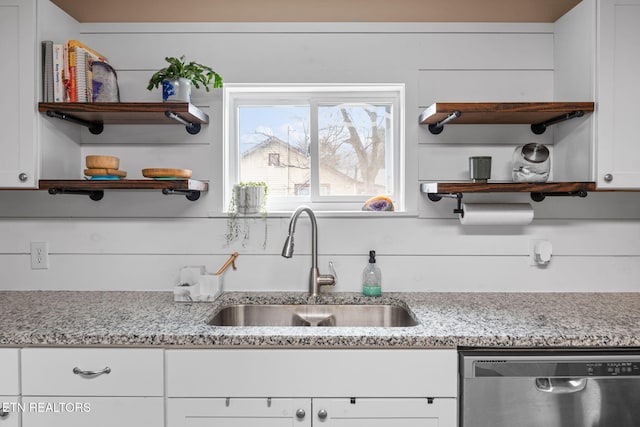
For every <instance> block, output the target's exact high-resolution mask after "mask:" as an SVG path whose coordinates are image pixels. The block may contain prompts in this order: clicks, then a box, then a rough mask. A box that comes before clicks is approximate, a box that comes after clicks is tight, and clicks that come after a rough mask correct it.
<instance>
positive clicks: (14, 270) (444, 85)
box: [0, 8, 640, 292]
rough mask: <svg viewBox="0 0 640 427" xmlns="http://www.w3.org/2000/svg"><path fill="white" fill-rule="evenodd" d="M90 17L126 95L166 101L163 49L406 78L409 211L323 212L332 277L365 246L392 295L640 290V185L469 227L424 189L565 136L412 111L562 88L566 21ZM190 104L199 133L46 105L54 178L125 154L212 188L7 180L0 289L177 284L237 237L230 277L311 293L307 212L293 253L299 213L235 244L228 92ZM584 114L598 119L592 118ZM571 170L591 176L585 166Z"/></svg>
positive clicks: (86, 37) (325, 256) (258, 71)
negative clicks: (546, 258) (89, 186)
mask: <svg viewBox="0 0 640 427" xmlns="http://www.w3.org/2000/svg"><path fill="white" fill-rule="evenodd" d="M44 9H45V8H41V11H43V10H44ZM44 13H47V14H48V13H50V12H48V11H45V12H44ZM40 18H41V19H43V18H45V17H44V16H41V17H40ZM57 19H59V18H57ZM41 31H42V32H45V31H43V30H41ZM77 31H78V33H77V37H78V38H80V39H82V40H83V41H85V42H86V43H88V44H89V45H91V46H93V47H95V48H96V49H97V50H99V51H101V52H103V53H105V54H107V55H108V56H109V59H110V62H111V63H112V64H113V65H114V66H115V67H116V68H117V69H118V73H119V82H120V89H121V94H122V99H123V101H141V100H156V99H159V97H160V94H159V92H158V91H154V92H148V91H146V89H145V87H146V82H147V80H148V78H149V76H150V74H151V73H152V72H153V71H154V70H156V69H157V68H159V67H161V66H162V65H163V58H164V56H168V55H171V56H177V55H181V54H186V55H187V56H188V58H192V59H196V60H198V61H199V62H203V63H207V64H212V65H213V66H214V68H216V69H217V70H218V71H219V72H220V73H221V74H222V75H223V76H224V77H225V79H226V81H227V82H233V83H242V82H246V83H261V82H263V83H274V82H285V83H358V82H393V83H398V82H400V83H404V84H405V85H406V111H407V114H406V116H407V122H406V139H407V140H406V186H407V208H408V210H409V211H410V213H411V214H409V215H404V216H399V217H384V218H371V217H358V216H346V215H345V216H341V217H330V216H321V217H320V218H319V227H320V240H319V247H320V253H321V259H320V265H321V267H322V270H324V269H325V268H324V266H326V263H327V261H329V260H333V262H334V263H335V265H336V268H337V270H338V274H339V276H340V279H339V283H338V286H337V288H336V289H337V290H340V291H357V290H358V289H359V278H360V273H361V270H362V268H363V267H364V265H365V263H366V261H367V257H366V254H367V252H368V250H369V249H375V250H376V251H377V252H378V254H379V265H380V267H381V268H382V271H383V280H384V284H383V287H384V289H386V290H388V291H392V290H397V291H412V290H415V291H430V290H434V291H435V290H437V291H462V290H464V291H515V292H519V291H637V290H640V286H639V283H638V280H637V277H640V219H639V218H640V196H638V195H634V194H631V195H619V194H598V195H590V196H589V197H588V198H587V199H585V200H566V199H562V200H559V199H553V200H547V201H545V202H543V203H541V204H536V205H535V211H536V218H537V219H536V220H534V223H533V224H532V225H531V226H527V227H475V228H464V227H462V226H461V225H460V224H459V222H458V221H457V220H456V219H455V217H454V216H453V215H452V213H451V209H452V207H453V202H452V201H447V200H443V201H441V202H439V203H437V204H436V203H432V202H429V201H426V199H425V198H424V197H423V196H421V195H420V194H419V192H418V183H419V181H421V180H422V181H427V180H432V179H461V178H462V179H463V178H464V177H465V173H466V161H467V160H466V159H467V157H468V156H469V155H475V154H485V153H489V154H491V155H492V156H494V169H495V170H496V173H497V174H498V176H497V177H502V176H505V177H507V176H508V162H509V160H510V157H511V152H512V150H513V147H514V146H516V145H518V144H521V143H523V142H529V141H531V140H537V141H541V142H544V143H552V142H553V138H554V135H553V132H548V133H547V134H545V135H543V136H540V137H534V136H533V135H532V134H531V133H530V132H529V131H528V129H527V127H526V126H458V127H456V126H450V127H448V128H446V130H445V132H444V133H443V134H442V135H440V136H439V137H434V136H432V135H430V134H429V133H428V132H427V130H426V129H425V128H424V127H420V126H419V125H418V124H417V116H418V114H419V112H420V109H421V107H424V106H426V105H428V104H430V103H432V102H434V101H451V102H455V101H542V100H550V99H553V97H554V26H553V25H550V24H294V23H291V24H81V25H77ZM194 101H195V103H196V104H197V105H200V106H203V108H204V109H205V110H206V111H207V113H208V114H209V115H210V116H211V118H212V120H211V123H210V125H209V126H206V127H204V129H203V132H202V133H201V134H200V135H198V136H196V137H193V136H189V135H187V134H186V133H185V132H184V130H183V129H182V128H181V127H179V126H175V127H167V126H157V127H154V126H112V127H107V128H106V130H105V132H104V134H103V135H100V136H99V137H94V136H91V135H89V134H88V133H87V132H86V130H82V129H78V128H76V127H75V126H74V125H70V124H65V123H62V122H59V121H51V120H50V119H46V118H42V117H41V119H40V120H41V129H40V133H41V140H40V144H41V146H42V147H43V149H44V150H46V152H47V156H48V157H47V158H45V159H43V167H42V173H43V177H45V178H60V177H61V176H60V175H61V174H64V175H65V177H80V174H81V171H82V164H83V159H84V156H85V155H87V154H98V153H99V154H112V155H117V156H119V157H120V158H121V165H122V169H125V170H127V171H128V172H129V176H130V177H133V178H135V177H139V176H140V172H139V171H140V169H141V168H143V167H154V166H170V167H187V168H190V169H193V170H194V177H195V178H198V179H205V180H210V182H211V191H210V192H209V193H207V194H204V195H203V196H202V198H201V199H200V200H199V201H197V202H195V203H191V202H187V201H186V200H185V199H184V198H183V197H174V196H162V195H161V194H159V193H155V192H128V191H121V192H106V194H105V198H104V199H103V200H102V201H100V202H98V203H96V202H92V201H90V200H89V199H88V198H87V197H78V196H49V195H47V194H46V193H45V192H2V193H0V271H2V272H3V275H2V277H3V280H2V281H0V288H1V289H105V290H111V289H113V290H115V289H132V290H141V289H154V290H169V289H171V287H172V286H173V285H175V284H176V283H177V280H178V270H179V268H180V267H181V266H184V265H206V266H207V267H208V269H209V270H216V269H217V267H219V265H220V264H222V262H223V261H224V260H225V259H226V257H227V256H228V255H229V254H230V253H231V252H233V251H234V250H238V251H239V252H240V253H241V256H240V258H239V259H238V261H237V264H238V266H239V269H238V271H235V272H234V271H230V272H229V273H227V274H226V276H225V281H226V285H227V289H231V290H236V289H237V290H239V289H260V290H305V289H306V287H307V278H308V268H309V266H310V259H309V256H308V253H309V249H308V247H309V240H308V234H309V228H308V227H309V226H308V221H306V219H305V218H303V219H301V221H300V223H299V226H298V231H297V237H296V243H297V244H296V255H295V256H294V257H293V259H290V260H286V259H284V258H282V257H281V256H280V255H279V254H280V250H281V245H282V243H283V241H284V237H285V236H286V230H287V224H288V217H287V215H273V216H272V217H270V218H269V219H268V220H267V227H268V244H267V248H266V249H263V248H261V246H260V243H261V241H262V238H261V237H262V230H263V226H264V223H263V222H262V220H261V219H256V220H255V221H254V222H253V224H252V229H253V231H254V236H255V238H254V239H253V240H252V241H251V242H250V243H249V245H247V247H242V246H241V245H233V246H231V247H225V245H224V237H223V236H224V233H225V228H226V218H225V217H224V214H222V213H221V211H222V208H223V206H222V193H223V186H222V182H223V171H222V165H223V162H222V156H223V141H222V117H221V115H222V99H221V95H220V94H219V93H214V94H206V93H198V94H197V95H196V97H195V99H194ZM586 120H587V121H585V126H588V125H589V124H590V122H588V120H591V119H586ZM533 138H537V139H533ZM80 140H82V141H83V143H82V144H78V143H77V142H74V141H80ZM56 147H60V150H59V151H58V150H56ZM585 149H586V150H588V149H589V148H588V141H587V143H585ZM47 159H53V160H52V161H48V160H47ZM564 172H565V171H563V173H564ZM554 173H558V171H555V172H554ZM572 173H573V174H574V175H576V174H577V175H584V176H576V178H575V179H589V174H590V171H588V170H585V171H577V172H572ZM479 197H480V196H469V197H468V200H470V201H472V200H480V199H479ZM465 199H467V196H465ZM496 199H497V200H508V201H526V200H527V199H526V195H518V194H511V195H499V196H494V195H491V196H488V200H496ZM533 239H549V240H550V241H551V242H552V244H553V247H554V258H553V260H552V263H551V265H549V266H548V267H546V268H538V267H532V266H530V265H529V257H528V254H529V250H530V249H529V247H530V242H531V240H533ZM33 241H47V242H49V247H50V251H51V259H50V265H51V266H50V269H49V270H31V269H30V265H29V262H30V261H29V242H33Z"/></svg>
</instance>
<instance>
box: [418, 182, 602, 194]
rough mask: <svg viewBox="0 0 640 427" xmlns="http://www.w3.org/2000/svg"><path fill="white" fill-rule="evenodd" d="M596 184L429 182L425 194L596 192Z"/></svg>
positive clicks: (423, 189)
mask: <svg viewBox="0 0 640 427" xmlns="http://www.w3.org/2000/svg"><path fill="white" fill-rule="evenodd" d="M595 190H596V183H595V182H544V183H532V182H488V183H477V182H427V183H422V184H421V185H420V191H421V192H423V193H509V192H512V193H573V192H578V191H595Z"/></svg>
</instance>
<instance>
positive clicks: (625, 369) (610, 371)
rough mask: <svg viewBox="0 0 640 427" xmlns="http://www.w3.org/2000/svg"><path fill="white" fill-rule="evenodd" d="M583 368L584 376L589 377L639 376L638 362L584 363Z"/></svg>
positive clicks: (639, 367)
mask: <svg viewBox="0 0 640 427" xmlns="http://www.w3.org/2000/svg"><path fill="white" fill-rule="evenodd" d="M585 368H586V374H585V376H590V377H617V376H620V375H625V376H629V375H632V376H640V362H596V363H586V364H585Z"/></svg>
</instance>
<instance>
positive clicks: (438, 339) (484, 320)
mask: <svg viewBox="0 0 640 427" xmlns="http://www.w3.org/2000/svg"><path fill="white" fill-rule="evenodd" d="M307 298H308V296H307V295H306V294H303V293H280V292H278V293H275V292H274V293H242V292H232V293H225V294H223V295H222V296H220V297H219V298H218V299H217V300H216V301H214V302H212V303H174V302H173V294H172V293H169V292H117V291H114V292H93V291H92V292H89V291H87V292H78V291H2V292H0V345H2V346H28V345H53V346H56V345H57V346H87V345H89V346H92V345H101V346H120V345H127V346H161V347H243V346H244V347H275V348H277V347H301V348H312V347H319V348H331V347H363V348H390V347H398V348H411V347H414V348H455V347H456V346H479V347H640V293H389V294H385V295H384V296H383V297H381V298H366V297H362V296H359V295H358V294H332V295H330V296H327V297H324V296H323V297H321V298H320V300H319V301H317V303H320V304H330V303H363V302H366V303H389V302H395V303H400V304H402V305H404V306H405V307H407V308H409V309H410V310H411V311H412V312H413V314H414V315H415V317H416V319H417V320H418V322H419V324H418V325H417V326H413V327H401V328H364V327H360V328H344V327H333V328H332V327H312V328H309V327H306V328H305V327H217V326H209V325H208V324H207V321H208V320H209V319H210V318H211V317H212V316H213V314H214V312H215V311H216V310H217V309H218V308H219V307H222V306H225V305H228V304H232V303H288V304H291V303H306V302H307Z"/></svg>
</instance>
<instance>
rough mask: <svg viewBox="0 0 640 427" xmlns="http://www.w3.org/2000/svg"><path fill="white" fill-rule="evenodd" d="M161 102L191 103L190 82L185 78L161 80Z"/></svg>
mask: <svg viewBox="0 0 640 427" xmlns="http://www.w3.org/2000/svg"><path fill="white" fill-rule="evenodd" d="M162 100H163V101H168V102H191V81H190V80H189V79H185V78H179V79H178V80H163V81H162Z"/></svg>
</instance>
